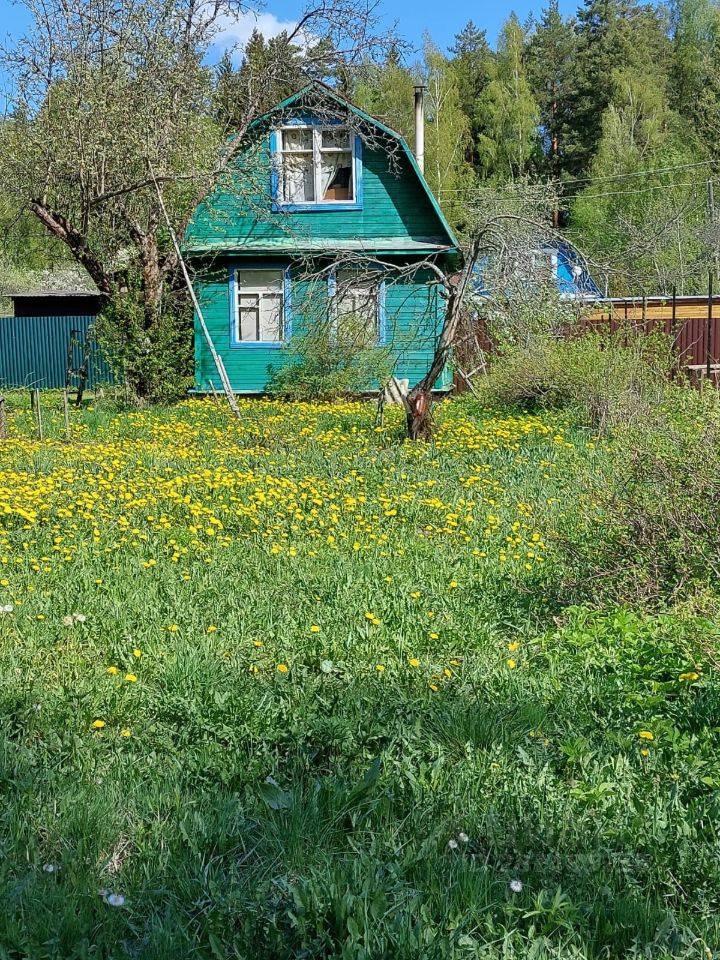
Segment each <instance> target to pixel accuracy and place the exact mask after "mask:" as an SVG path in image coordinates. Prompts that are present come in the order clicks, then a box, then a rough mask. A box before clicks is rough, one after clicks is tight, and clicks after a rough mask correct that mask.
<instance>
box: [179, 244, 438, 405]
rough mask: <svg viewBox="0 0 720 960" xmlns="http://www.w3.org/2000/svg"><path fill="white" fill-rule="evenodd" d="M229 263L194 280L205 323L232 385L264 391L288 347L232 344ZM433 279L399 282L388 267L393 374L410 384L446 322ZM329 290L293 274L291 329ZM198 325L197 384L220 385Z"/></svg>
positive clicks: (423, 367)
mask: <svg viewBox="0 0 720 960" xmlns="http://www.w3.org/2000/svg"><path fill="white" fill-rule="evenodd" d="M243 262H246V261H245V260H243ZM264 262H267V261H264ZM230 263H231V261H229V260H226V259H224V258H223V259H222V260H220V259H218V260H217V261H216V262H215V263H214V265H213V266H212V267H209V268H206V269H205V270H204V271H203V272H202V273H201V275H200V277H199V279H198V280H197V281H196V285H195V286H196V291H197V294H198V299H199V301H200V305H201V308H202V311H203V316H204V318H205V322H206V324H207V326H208V329H209V331H210V335H211V337H212V339H213V342H214V344H215V347H216V349H217V351H218V353H220V355H221V356H222V358H223V362H224V363H225V368H226V370H227V372H228V376H229V378H230V383H231V384H232V386H233V388H234V389H235V390H237V391H238V392H239V393H251V392H262V391H264V390H265V389H266V386H267V382H268V376H269V373H268V367H269V365H271V364H272V365H273V366H278V365H282V364H285V363H287V362H289V359H290V358H289V356H288V351H286V350H284V349H283V348H277V347H258V346H255V345H250V346H249V345H247V344H243V345H241V346H231V344H230V318H231V308H230V283H229V272H230ZM429 279H430V275H429V274H428V273H425V274H424V275H418V276H417V277H414V278H413V280H414V282H407V281H406V280H404V279H403V280H401V281H398V280H397V278H393V276H392V274H391V273H390V272H388V273H387V274H386V283H385V330H386V333H387V339H388V342H389V343H390V345H391V351H392V354H393V358H394V359H395V360H396V366H395V376H397V377H399V378H405V377H407V378H408V379H409V380H410V381H411V383H413V382H415V381H417V380H419V379H420V378H421V377H422V376H423V375H424V374H425V372H426V371H427V368H428V365H429V362H430V358H431V356H432V352H433V349H434V345H435V337H436V336H437V331H438V330H439V326H440V324H441V322H442V316H441V313H440V311H441V309H442V304H441V303H440V299H439V297H438V295H437V289H436V287H434V286H431V285H429V284H428V283H427V281H428V280H429ZM326 295H327V286H326V284H320V283H319V282H316V283H315V284H314V286H313V290H312V296H310V295H309V293H308V284H307V282H304V281H302V280H301V279H299V278H298V277H297V276H294V278H293V282H292V302H293V315H292V326H293V334H297V333H301V332H302V330H303V328H304V327H305V326H306V318H307V316H308V314H307V312H303V311H304V310H307V309H308V308H307V307H305V306H304V305H306V304H309V303H312V304H313V305H314V309H322V306H323V302H324V300H325V297H326ZM195 327H196V329H195V386H196V389H197V390H201V391H205V390H209V389H210V381H211V380H212V382H213V385H214V386H215V388H216V389H219V387H220V384H219V377H218V374H217V371H216V369H215V365H214V363H213V360H212V356H211V355H210V351H209V349H208V346H207V343H206V342H205V338H204V336H203V334H202V331H201V329H200V326H199V323H198V322H197V318H196V324H195ZM450 380H451V376H450V374H449V372H448V373H446V375H445V378H444V379H443V381H441V382H439V383H438V387H444V386H448V385H449V383H450Z"/></svg>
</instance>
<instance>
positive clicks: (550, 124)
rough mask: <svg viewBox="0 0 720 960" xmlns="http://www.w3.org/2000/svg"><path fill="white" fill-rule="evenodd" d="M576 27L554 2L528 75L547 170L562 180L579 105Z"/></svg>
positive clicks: (537, 36)
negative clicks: (574, 71) (567, 147)
mask: <svg viewBox="0 0 720 960" xmlns="http://www.w3.org/2000/svg"><path fill="white" fill-rule="evenodd" d="M576 47H577V38H576V35H575V26H574V23H573V22H572V21H566V20H564V19H563V17H562V14H561V13H560V9H559V5H558V0H550V2H549V4H548V6H547V7H546V8H545V10H544V11H543V15H542V19H541V20H540V23H539V24H538V25H537V27H536V29H535V32H534V33H533V35H532V38H531V40H530V43H529V45H528V56H527V65H528V76H529V79H530V83H531V86H532V90H533V94H534V96H535V99H536V100H537V103H538V107H539V108H540V124H541V129H542V135H543V153H544V155H545V163H544V164H543V171H544V172H545V173H547V174H548V175H549V176H551V177H553V178H555V179H560V178H561V177H562V175H563V173H564V169H565V165H564V150H565V141H566V139H567V136H568V131H569V129H570V128H571V125H572V117H573V109H574V104H575V95H576V90H575V77H574V73H573V70H574V63H575V52H576Z"/></svg>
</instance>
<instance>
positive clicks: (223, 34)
mask: <svg viewBox="0 0 720 960" xmlns="http://www.w3.org/2000/svg"><path fill="white" fill-rule="evenodd" d="M296 26H297V21H295V20H281V19H280V18H279V17H276V16H275V14H274V13H253V12H252V11H248V12H246V13H243V14H241V15H240V16H239V17H225V18H223V21H222V25H221V27H220V32H219V34H218V36H217V37H216V39H215V46H216V47H218V48H219V49H220V50H228V49H230V50H237V51H238V52H239V53H240V54H241V53H242V48H243V47H244V46H245V44H246V43H247V42H248V40H249V39H250V36H251V34H252V32H253V30H259V31H260V33H261V34H262V35H263V36H264V37H265V39H266V40H270V39H271V38H272V37H277V36H278V34H280V33H282V32H283V30H287V31H288V33H289V32H290V31H292V30H294V29H295V27H296Z"/></svg>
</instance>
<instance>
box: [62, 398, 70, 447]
mask: <svg viewBox="0 0 720 960" xmlns="http://www.w3.org/2000/svg"><path fill="white" fill-rule="evenodd" d="M63 414H64V415H65V439H66V440H67V442H68V443H70V440H71V439H72V438H71V436H70V404H69V402H68V388H67V387H65V389H64V390H63Z"/></svg>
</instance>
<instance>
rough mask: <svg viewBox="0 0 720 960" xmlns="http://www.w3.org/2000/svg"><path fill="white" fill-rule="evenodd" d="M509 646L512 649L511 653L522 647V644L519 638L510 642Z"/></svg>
mask: <svg viewBox="0 0 720 960" xmlns="http://www.w3.org/2000/svg"><path fill="white" fill-rule="evenodd" d="M507 648H508V650H509V651H510V653H515V651H516V650H519V649H520V644H519V642H518V641H517V640H513V642H512V643H509V644H508V645H507Z"/></svg>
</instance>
